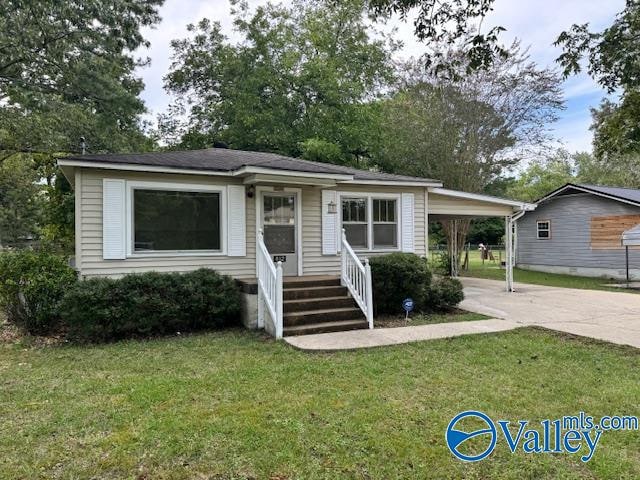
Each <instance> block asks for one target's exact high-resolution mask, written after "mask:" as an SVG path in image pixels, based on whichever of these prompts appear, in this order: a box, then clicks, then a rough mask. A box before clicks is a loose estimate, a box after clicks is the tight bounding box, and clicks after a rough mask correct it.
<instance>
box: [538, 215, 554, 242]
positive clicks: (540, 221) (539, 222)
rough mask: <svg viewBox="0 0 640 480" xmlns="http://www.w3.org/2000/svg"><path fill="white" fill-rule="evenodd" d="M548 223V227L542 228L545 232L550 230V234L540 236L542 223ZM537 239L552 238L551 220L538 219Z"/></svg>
mask: <svg viewBox="0 0 640 480" xmlns="http://www.w3.org/2000/svg"><path fill="white" fill-rule="evenodd" d="M541 223H546V224H547V225H548V227H547V228H546V229H542V231H543V232H548V233H549V236H547V237H541V236H540V231H541V230H540V224H541ZM536 239H537V240H551V220H536Z"/></svg>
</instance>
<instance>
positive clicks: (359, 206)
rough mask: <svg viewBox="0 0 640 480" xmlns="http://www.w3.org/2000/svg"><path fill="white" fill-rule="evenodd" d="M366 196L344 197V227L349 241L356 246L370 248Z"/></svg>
mask: <svg viewBox="0 0 640 480" xmlns="http://www.w3.org/2000/svg"><path fill="white" fill-rule="evenodd" d="M367 219H368V216H367V199H366V198H343V199H342V228H344V231H345V234H346V236H347V242H349V244H350V245H351V246H352V247H354V248H368V246H369V241H368V237H369V236H368V230H369V223H368V220H367Z"/></svg>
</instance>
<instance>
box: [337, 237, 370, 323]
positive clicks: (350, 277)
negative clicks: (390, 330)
mask: <svg viewBox="0 0 640 480" xmlns="http://www.w3.org/2000/svg"><path fill="white" fill-rule="evenodd" d="M341 253H342V261H341V263H342V268H341V275H340V277H341V282H342V284H343V285H344V286H345V287H347V288H348V289H349V292H350V293H351V296H352V297H353V298H354V300H355V301H356V303H357V304H358V306H359V307H360V310H362V313H364V316H365V317H366V318H367V323H368V324H369V328H373V289H372V288H373V287H372V285H371V266H370V265H369V259H368V258H365V259H364V264H363V263H362V262H361V261H360V259H359V258H358V256H357V255H356V254H355V252H354V251H353V249H352V248H351V245H349V242H347V235H346V233H345V231H344V229H342V248H341Z"/></svg>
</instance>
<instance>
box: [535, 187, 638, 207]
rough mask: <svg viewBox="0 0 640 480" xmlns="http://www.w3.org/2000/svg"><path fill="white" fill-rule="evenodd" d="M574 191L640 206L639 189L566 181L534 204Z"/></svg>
mask: <svg viewBox="0 0 640 480" xmlns="http://www.w3.org/2000/svg"><path fill="white" fill-rule="evenodd" d="M574 193H590V194H592V195H597V196H599V197H604V198H608V199H610V200H615V201H618V202H622V203H628V204H631V205H635V206H638V207H640V190H638V189H634V188H623V187H606V186H601V185H587V184H577V183H567V184H566V185H564V186H562V187H560V188H558V189H556V190H554V191H553V192H551V193H549V194H547V195H545V196H544V197H542V198H540V199H539V200H536V202H535V203H536V204H538V203H542V202H546V201H548V200H550V199H552V198H553V197H558V196H563V195H571V194H574Z"/></svg>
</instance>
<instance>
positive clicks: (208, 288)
mask: <svg viewBox="0 0 640 480" xmlns="http://www.w3.org/2000/svg"><path fill="white" fill-rule="evenodd" d="M60 310H61V316H62V319H63V321H64V322H65V324H66V325H67V327H68V329H69V331H68V338H69V339H70V340H73V341H77V342H107V341H113V340H119V339H123V338H139V337H148V336H152V335H166V334H175V333H176V332H187V331H195V330H203V329H213V328H220V327H223V326H226V325H230V324H232V323H234V322H236V321H237V320H238V319H239V315H240V292H239V290H238V288H237V286H236V284H235V282H234V281H233V280H232V279H231V278H230V277H228V276H224V275H220V274H219V273H217V272H215V271H213V270H207V269H200V270H196V271H194V272H190V273H184V274H179V273H157V272H149V273H143V274H134V275H126V276H124V277H122V278H120V279H109V278H93V279H88V280H84V281H82V282H78V284H77V285H76V286H75V287H74V288H73V289H71V290H70V291H69V292H68V293H67V295H65V297H64V299H63V301H62V304H61V306H60Z"/></svg>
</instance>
